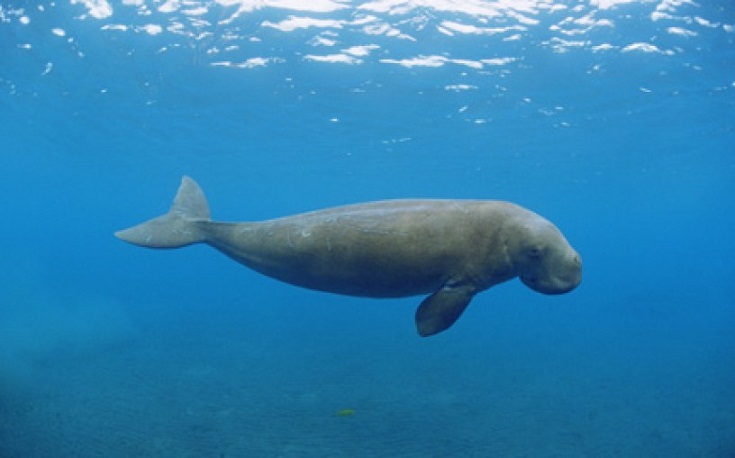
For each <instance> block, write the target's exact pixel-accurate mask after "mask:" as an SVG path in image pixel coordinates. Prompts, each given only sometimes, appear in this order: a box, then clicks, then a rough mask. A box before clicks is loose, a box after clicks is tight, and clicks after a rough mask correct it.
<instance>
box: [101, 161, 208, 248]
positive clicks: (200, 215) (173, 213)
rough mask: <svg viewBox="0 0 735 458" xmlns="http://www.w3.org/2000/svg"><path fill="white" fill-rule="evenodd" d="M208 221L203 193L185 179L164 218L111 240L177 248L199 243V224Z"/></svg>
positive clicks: (202, 237) (142, 225)
mask: <svg viewBox="0 0 735 458" xmlns="http://www.w3.org/2000/svg"><path fill="white" fill-rule="evenodd" d="M206 221H209V206H208V205H207V199H206V198H205V197H204V192H203V191H202V188H200V187H199V185H198V184H197V183H196V182H195V181H194V180H192V179H191V178H189V177H186V176H185V177H184V178H183V179H182V180H181V186H180V187H179V192H178V193H177V194H176V198H175V199H174V203H173V205H172V206H171V209H170V210H169V212H168V213H166V214H165V215H162V216H159V217H158V218H153V219H151V220H148V221H146V222H145V223H142V224H139V225H137V226H134V227H131V228H129V229H123V230H122V231H118V232H115V236H116V237H118V238H120V239H122V240H125V241H126V242H130V243H133V244H135V245H140V246H144V247H149V248H178V247H182V246H186V245H191V244H192V243H197V242H203V241H204V239H205V234H204V232H203V230H202V227H203V225H202V224H201V223H202V222H206Z"/></svg>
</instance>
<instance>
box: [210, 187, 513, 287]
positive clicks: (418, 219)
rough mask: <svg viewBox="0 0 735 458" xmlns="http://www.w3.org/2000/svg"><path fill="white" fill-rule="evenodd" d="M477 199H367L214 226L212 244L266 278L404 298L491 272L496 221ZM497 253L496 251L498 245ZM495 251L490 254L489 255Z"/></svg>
mask: <svg viewBox="0 0 735 458" xmlns="http://www.w3.org/2000/svg"><path fill="white" fill-rule="evenodd" d="M472 204H474V202H462V203H461V205H460V204H458V203H456V202H455V201H394V202H389V203H386V202H382V203H379V204H375V203H372V204H362V205H353V206H347V207H338V208H335V209H329V210H323V211H319V212H312V213H306V214H302V215H297V216H293V217H288V218H281V219H276V220H270V221H264V222H259V223H209V224H211V225H212V227H211V229H210V230H209V232H210V234H211V236H210V237H208V240H207V241H208V243H210V244H211V245H213V246H214V247H216V248H218V249H219V250H221V251H222V252H224V253H225V254H227V255H228V256H230V257H232V258H233V259H235V260H237V261H238V262H241V263H243V264H245V265H247V266H248V267H250V268H252V269H254V270H257V271H259V272H261V273H263V274H265V275H268V276H270V277H273V278H276V279H279V280H281V281H286V282H288V283H291V284H294V285H298V286H303V287H306V288H310V289H316V290H321V291H329V292H334V293H341V294H348V295H356V296H369V297H400V296H410V295H416V294H425V293H430V292H434V291H437V290H438V289H440V288H441V286H442V285H444V284H445V283H446V282H447V281H449V280H450V279H453V278H455V277H457V278H459V277H462V278H467V277H471V278H472V281H473V282H475V283H477V284H478V286H480V287H481V286H482V285H481V284H482V282H483V280H482V278H480V277H483V276H485V275H486V274H488V273H489V274H490V276H493V275H494V274H493V273H492V272H488V271H489V270H492V269H493V266H494V265H496V264H498V265H499V264H500V263H499V262H498V261H497V259H493V256H492V251H493V248H492V246H493V245H496V244H497V241H495V240H493V237H492V234H493V230H492V225H490V226H491V227H487V226H488V225H487V224H481V222H480V221H479V220H478V217H477V214H476V213H473V212H472V211H471V210H473V209H471V208H467V207H468V206H471V205H472ZM496 251H497V250H496ZM488 252H490V255H488Z"/></svg>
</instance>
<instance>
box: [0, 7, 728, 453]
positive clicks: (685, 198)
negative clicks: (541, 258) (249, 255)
mask: <svg viewBox="0 0 735 458" xmlns="http://www.w3.org/2000/svg"><path fill="white" fill-rule="evenodd" d="M734 40H735V7H733V4H732V2H730V1H725V0H722V1H713V2H699V3H694V2H690V1H678V0H656V1H650V2H649V1H645V2H638V1H629V0H620V1H616V0H592V1H589V2H553V1H550V0H524V1H508V0H498V1H481V0H476V1H468V2H448V1H441V0H426V1H415V2H414V1H411V2H409V1H400V0H376V1H367V2H350V1H337V0H319V1H313V2H297V1H295V0H293V1H292V0H263V1H260V2H251V1H246V0H218V1H199V0H190V1H178V0H167V1H152V0H125V1H122V2H111V1H107V0H70V1H66V0H63V1H55V2H46V1H42V2H21V1H18V2H8V1H2V2H0V138H2V143H1V144H2V148H1V149H2V154H1V155H0V193H1V195H2V196H3V198H2V200H0V209H1V210H2V214H3V221H4V224H2V228H0V234H1V235H2V244H3V246H4V247H5V248H4V249H3V251H2V252H3V255H2V256H0V269H1V272H2V275H0V456H2V457H86V456H106V457H117V456H120V457H128V456H138V457H148V456H150V457H164V456H165V457H189V456H191V457H211V456H218V457H224V456H228V457H240V456H258V457H260V456H263V457H267V456H273V457H276V456H278V457H281V456H282V457H309V456H315V457H316V456H318V457H326V456H335V457H337V456H345V457H360V456H365V457H378V456H384V457H393V456H401V457H413V456H416V457H418V456H421V457H425V456H437V457H438V456H477V457H487V456H503V457H514V456H524V457H536V456H538V457H547V456H662V457H663V456H666V457H675V456H681V457H689V456H708V457H709V456H712V457H731V456H735V303H733V299H732V297H733V292H735V289H734V286H733V274H735V268H733V264H732V259H733V258H734V257H735V243H734V242H733V230H732V228H733V225H734V223H735V216H734V215H735V199H734V198H733V196H734V195H735V192H734V191H735V180H734V178H735V158H734V157H733V145H735V46H733V45H734ZM182 175H191V176H192V177H194V178H195V179H196V180H197V181H198V182H199V183H200V184H201V185H202V187H203V188H204V191H205V192H206V193H207V197H208V199H209V201H210V205H211V207H212V212H213V217H214V218H215V219H219V220H229V221H238V220H261V219H267V218H273V217H278V216H284V215H290V214H294V213H299V212H303V211H309V210H314V209H319V208H324V207H330V206H334V205H340V204H347V203H353V202H362V201H370V200H377V199H388V198H403V197H426V198H472V199H502V200H510V201H513V202H516V203H518V204H521V205H523V206H526V207H528V208H530V209H533V210H534V211H536V212H538V213H540V214H542V215H544V216H545V217H547V218H548V219H550V220H551V221H553V222H554V223H555V224H556V225H558V226H559V227H560V229H561V230H562V231H563V232H564V234H565V235H566V237H567V238H568V239H569V240H570V242H571V243H572V245H574V247H575V248H576V249H577V250H578V251H579V252H580V254H581V256H582V258H583V260H584V279H583V282H582V284H581V286H580V287H579V288H577V289H576V290H574V291H572V292H570V293H568V294H565V295H561V296H553V297H552V296H543V295H540V294H537V293H535V292H533V291H531V290H529V289H528V288H526V287H525V286H524V285H523V284H521V283H520V282H518V281H517V280H514V281H511V282H508V283H505V284H502V285H498V286H495V287H493V288H492V289H490V290H488V291H486V292H484V293H482V294H480V295H478V296H477V297H476V298H475V299H474V301H473V303H472V304H471V306H470V307H469V308H468V310H467V311H466V312H465V313H464V315H463V316H462V318H461V319H460V320H459V321H458V322H457V323H456V324H455V325H454V326H453V327H452V328H451V329H449V330H448V331H446V332H444V333H442V334H439V335H437V336H433V337H429V338H420V337H419V336H418V335H417V334H416V331H415V327H414V321H413V320H414V311H415V308H416V306H417V305H418V304H419V303H420V301H421V299H422V298H420V297H414V298H406V299H384V300H376V299H364V298H352V297H344V296H337V295H330V294H326V293H319V292H314V291H310V290H305V289H300V288H297V287H293V286H290V285H286V284H283V283H279V282H276V281H274V280H271V279H269V278H266V277H262V276H260V275H258V274H256V273H254V272H252V271H249V270H248V269H246V268H244V267H242V266H240V265H238V264H236V263H234V262H233V261H231V260H230V259H228V258H226V257H224V256H222V255H221V254H219V253H217V252H216V251H215V250H213V249H211V248H209V247H206V246H200V245H197V246H192V247H188V248H185V249H181V250H171V251H155V250H144V249H142V248H137V247H133V246H130V245H127V244H125V243H123V242H121V241H119V240H117V239H116V238H114V237H113V235H112V234H113V232H114V231H116V230H119V229H122V228H125V227H128V226H130V225H132V224H136V223H139V222H141V221H143V220H145V219H147V218H150V217H153V216H156V215H158V214H161V213H163V212H164V211H166V209H167V208H168V205H169V204H170V202H171V199H172V198H173V195H174V193H175V191H176V188H177V186H178V184H179V181H180V178H181V176H182Z"/></svg>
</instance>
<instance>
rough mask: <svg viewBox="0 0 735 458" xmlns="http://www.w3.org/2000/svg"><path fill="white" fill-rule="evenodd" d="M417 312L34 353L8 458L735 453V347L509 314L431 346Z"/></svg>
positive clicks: (697, 336) (8, 367) (5, 389)
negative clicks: (415, 322) (421, 333)
mask: <svg viewBox="0 0 735 458" xmlns="http://www.w3.org/2000/svg"><path fill="white" fill-rule="evenodd" d="M401 307H404V306H401ZM405 307H406V308H405V309H404V308H400V309H395V308H391V307H389V306H388V305H381V306H380V307H377V308H369V307H354V308H352V309H348V310H344V309H342V310H341V314H334V315H335V316H339V317H340V318H334V319H332V318H326V316H327V315H326V314H324V315H319V314H316V317H314V316H310V317H303V318H304V319H303V320H300V319H299V317H294V316H293V315H291V316H290V318H289V319H288V320H286V319H285V317H286V315H288V314H292V313H293V309H291V306H290V305H284V307H283V308H282V309H278V310H272V311H269V312H263V311H257V310H254V311H253V314H252V315H248V314H247V313H243V314H239V315H236V316H235V315H232V316H227V314H224V313H213V314H211V315H210V316H208V317H201V316H197V315H196V314H194V313H191V314H188V315H187V313H182V314H181V315H179V316H177V317H175V318H173V319H172V318H171V317H170V316H167V315H166V313H165V310H166V307H161V308H159V309H158V312H156V313H158V315H156V313H152V314H151V316H148V317H147V318H146V319H145V320H141V319H139V318H137V319H136V318H135V317H134V318H133V319H132V320H131V323H129V324H128V325H127V326H126V329H125V331H124V332H117V333H114V332H113V331H112V330H108V332H109V333H110V334H114V338H110V339H105V338H104V336H102V337H100V336H99V335H95V336H93V337H92V338H89V339H87V340H86V341H85V342H83V343H80V342H79V341H68V339H67V341H66V342H65V343H63V344H59V345H55V346H51V347H48V348H45V349H44V351H33V352H30V351H29V352H27V354H26V355H25V356H27V357H28V360H27V361H26V363H27V364H25V365H24V366H23V367H24V369H23V370H19V369H18V367H20V365H16V367H15V369H14V368H13V367H14V366H13V365H12V364H10V363H9V362H8V361H6V362H5V366H4V368H0V369H3V371H4V372H5V373H4V374H3V378H2V379H0V381H1V382H2V385H0V388H1V389H2V391H1V392H0V456H3V457H87V456H104V457H118V456H120V457H131V456H135V457H162V456H166V457H230V456H233V457H238V456H262V457H291V456H293V457H300V456H314V457H332V456H334V457H361V456H365V457H382V456H385V457H393V456H402V457H411V456H416V457H427V456H477V457H487V456H505V457H507V456H666V457H675V456H682V457H683V456H687V457H688V456H722V457H726V456H733V454H735V426H733V425H735V375H734V374H735V370H734V369H733V362H734V361H735V358H734V357H733V355H732V352H731V351H732V347H731V346H730V345H731V343H732V338H731V337H728V336H726V335H724V334H722V335H719V336H718V335H717V334H716V333H715V335H714V336H713V335H712V333H710V335H709V336H707V335H706V334H707V333H704V332H702V333H689V335H687V333H686V332H684V331H685V330H686V329H687V328H685V327H684V325H683V324H680V325H677V326H673V325H672V326H668V327H664V328H660V329H658V330H657V331H655V332H652V331H651V329H645V327H642V328H641V329H640V330H639V331H630V332H629V333H628V334H627V335H625V339H624V340H623V339H620V338H619V335H620V332H619V329H616V327H615V326H614V325H607V326H606V327H605V328H587V330H586V331H585V332H579V331H580V329H581V328H583V326H582V325H581V324H580V323H581V322H577V323H576V324H574V325H570V326H569V327H567V328H563V329H561V330H559V328H558V327H557V328H555V327H554V323H553V322H551V323H549V326H548V327H546V328H539V327H538V326H539V324H538V323H537V324H536V326H537V328H535V329H529V328H528V327H527V326H524V324H523V323H524V321H525V317H524V316H523V313H525V312H523V310H522V309H520V311H515V312H513V311H511V309H510V308H508V309H498V308H496V309H495V310H492V309H486V310H485V311H481V312H474V315H471V316H470V317H467V318H465V317H463V320H466V321H467V323H465V324H464V325H463V327H462V328H461V329H456V330H452V331H453V332H451V333H445V334H444V335H440V336H436V337H434V338H430V339H421V338H419V337H417V336H416V335H415V334H414V333H413V331H412V329H411V328H410V327H409V325H410V324H411V323H410V320H411V315H412V310H410V307H408V306H405ZM347 312H349V313H347ZM259 313H260V315H259ZM468 313H469V312H468ZM504 313H505V315H504ZM529 313H531V311H529ZM549 313H553V315H550V317H557V318H550V319H551V321H553V319H558V320H560V323H561V322H562V321H563V317H561V316H559V315H558V312H549ZM405 320H409V322H408V324H407V323H405V322H404V321H405ZM493 320H494V321H493ZM490 323H495V324H490ZM662 329H663V330H662ZM572 330H576V331H575V332H572ZM38 339H39V340H42V339H44V336H43V335H39V336H38ZM26 348H27V347H26ZM728 352H730V353H728ZM10 356H12V357H13V358H15V359H18V358H19V357H23V356H24V354H22V353H21V354H18V353H16V354H13V355H7V354H6V355H5V357H8V358H9V357H10Z"/></svg>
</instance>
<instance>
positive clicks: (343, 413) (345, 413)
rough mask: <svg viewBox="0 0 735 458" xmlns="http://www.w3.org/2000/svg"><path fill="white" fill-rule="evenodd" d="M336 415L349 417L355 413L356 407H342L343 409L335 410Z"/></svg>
mask: <svg viewBox="0 0 735 458" xmlns="http://www.w3.org/2000/svg"><path fill="white" fill-rule="evenodd" d="M335 415H337V416H338V417H349V416H352V415H355V410H354V409H342V410H338V411H337V412H335Z"/></svg>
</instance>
